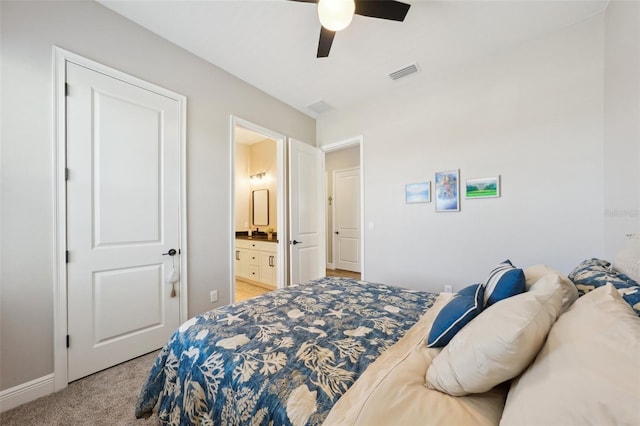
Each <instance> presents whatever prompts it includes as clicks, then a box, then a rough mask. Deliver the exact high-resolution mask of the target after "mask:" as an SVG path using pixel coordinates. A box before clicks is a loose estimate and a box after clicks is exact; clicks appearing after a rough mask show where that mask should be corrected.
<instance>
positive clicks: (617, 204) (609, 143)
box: [604, 1, 640, 260]
mask: <svg viewBox="0 0 640 426" xmlns="http://www.w3.org/2000/svg"><path fill="white" fill-rule="evenodd" d="M605 46H606V48H605V57H604V189H605V192H604V227H605V228H604V230H605V232H604V238H605V239H604V258H605V259H610V260H612V259H614V257H615V254H616V252H617V251H618V250H619V249H620V247H621V244H622V242H623V240H624V238H625V237H624V236H625V235H626V234H631V233H640V3H639V2H637V1H612V2H611V3H609V6H608V8H607V11H606V33H605Z"/></svg>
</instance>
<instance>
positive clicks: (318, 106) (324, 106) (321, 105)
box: [307, 100, 333, 114]
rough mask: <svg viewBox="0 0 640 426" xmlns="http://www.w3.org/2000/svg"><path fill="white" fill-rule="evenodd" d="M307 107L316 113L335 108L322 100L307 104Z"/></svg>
mask: <svg viewBox="0 0 640 426" xmlns="http://www.w3.org/2000/svg"><path fill="white" fill-rule="evenodd" d="M307 108H309V109H310V110H311V111H313V112H315V113H316V114H322V113H323V112H327V111H331V110H332V109H333V107H332V106H331V105H329V104H328V103H326V102H325V101H322V100H321V101H318V102H315V103H313V104H311V105H309V106H307Z"/></svg>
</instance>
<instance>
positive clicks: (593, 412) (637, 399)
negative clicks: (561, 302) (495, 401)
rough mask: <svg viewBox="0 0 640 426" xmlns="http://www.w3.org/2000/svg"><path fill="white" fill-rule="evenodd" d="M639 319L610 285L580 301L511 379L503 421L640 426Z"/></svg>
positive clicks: (516, 423) (510, 423)
mask: <svg viewBox="0 0 640 426" xmlns="http://www.w3.org/2000/svg"><path fill="white" fill-rule="evenodd" d="M639 407H640V318H638V317H637V316H636V315H635V313H634V312H633V310H632V309H631V308H630V307H629V305H628V304H627V303H626V302H625V301H624V300H623V299H622V298H621V297H620V294H619V293H618V291H617V290H616V289H615V287H613V286H612V285H611V284H607V285H605V286H602V287H598V288H596V289H595V290H593V291H591V292H589V293H587V294H586V295H584V296H582V297H581V298H580V299H578V300H577V301H576V302H575V303H574V304H573V306H572V307H571V308H570V309H569V310H568V311H567V312H566V313H565V314H563V315H562V316H561V317H560V318H559V319H558V321H557V322H556V323H555V324H554V326H553V327H552V328H551V331H550V332H549V336H548V338H547V341H546V343H545V344H544V346H543V347H542V349H541V350H540V353H539V354H538V356H537V358H536V360H535V361H534V362H533V364H531V366H530V367H529V368H528V369H527V370H526V371H525V372H524V373H523V374H522V375H521V376H520V377H519V378H518V379H516V380H515V381H514V382H513V383H512V384H511V389H510V390H509V395H508V397H507V402H506V405H505V408H504V413H503V416H502V420H501V422H500V424H501V425H544V424H558V425H560V424H562V425H569V424H574V425H577V424H593V425H614V424H615V425H639V424H640V408H639Z"/></svg>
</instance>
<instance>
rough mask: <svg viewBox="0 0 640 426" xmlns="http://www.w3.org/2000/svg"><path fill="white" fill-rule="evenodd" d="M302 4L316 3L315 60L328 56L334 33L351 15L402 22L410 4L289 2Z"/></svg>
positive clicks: (321, 0) (379, 0) (342, 0)
mask: <svg viewBox="0 0 640 426" xmlns="http://www.w3.org/2000/svg"><path fill="white" fill-rule="evenodd" d="M291 1H297V2H302V3H317V4H318V18H319V19H320V23H321V24H322V27H321V28H320V40H319V41H318V53H317V55H316V57H317V58H326V57H327V56H329V51H330V50H331V44H332V43H333V38H334V37H335V35H336V31H340V30H343V29H345V28H346V27H347V26H348V25H349V24H350V23H351V19H353V15H354V14H356V15H361V16H369V17H371V18H380V19H388V20H391V21H404V18H405V17H406V16H407V12H408V11H409V8H410V7H411V5H410V4H407V3H402V2H400V1H394V0H291Z"/></svg>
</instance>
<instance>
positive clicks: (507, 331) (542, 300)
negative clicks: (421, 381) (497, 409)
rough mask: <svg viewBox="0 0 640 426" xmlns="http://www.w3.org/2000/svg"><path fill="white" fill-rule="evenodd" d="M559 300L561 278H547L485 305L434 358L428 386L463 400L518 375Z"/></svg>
mask: <svg viewBox="0 0 640 426" xmlns="http://www.w3.org/2000/svg"><path fill="white" fill-rule="evenodd" d="M562 298H563V289H562V284H561V282H560V277H559V276H558V275H557V274H546V275H544V276H543V277H542V278H540V279H539V280H538V281H537V282H536V283H535V284H533V285H532V286H531V289H530V290H529V291H528V292H525V293H521V294H518V295H516V296H512V297H509V298H507V299H503V300H501V301H499V302H497V303H495V304H494V305H491V306H489V307H488V308H487V309H485V310H484V311H482V313H481V314H480V315H478V316H477V317H476V318H475V319H474V320H473V321H471V322H470V323H469V324H467V326H466V327H464V328H463V329H462V330H460V332H458V334H456V335H455V336H454V337H453V339H451V341H450V342H449V344H448V345H447V346H445V347H444V348H443V349H442V351H441V352H440V353H439V354H438V355H437V356H436V357H435V358H434V359H433V362H432V363H431V365H430V366H429V368H428V369H427V374H426V380H427V382H426V385H427V387H428V388H430V389H436V390H439V391H441V392H444V393H447V394H449V395H453V396H462V395H467V394H470V393H481V392H486V391H488V390H490V389H492V388H493V387H494V386H496V385H498V384H500V383H502V382H504V381H505V380H509V379H511V378H513V377H515V376H517V375H518V374H520V373H521V372H522V371H523V370H524V369H525V368H526V367H527V366H528V365H529V364H530V363H531V361H532V360H533V358H534V357H535V356H536V354H537V353H538V350H540V347H542V344H543V343H544V340H545V338H546V337H547V333H548V332H549V329H550V328H551V325H552V324H553V323H554V322H555V320H556V319H557V318H558V315H560V311H561V309H562Z"/></svg>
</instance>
